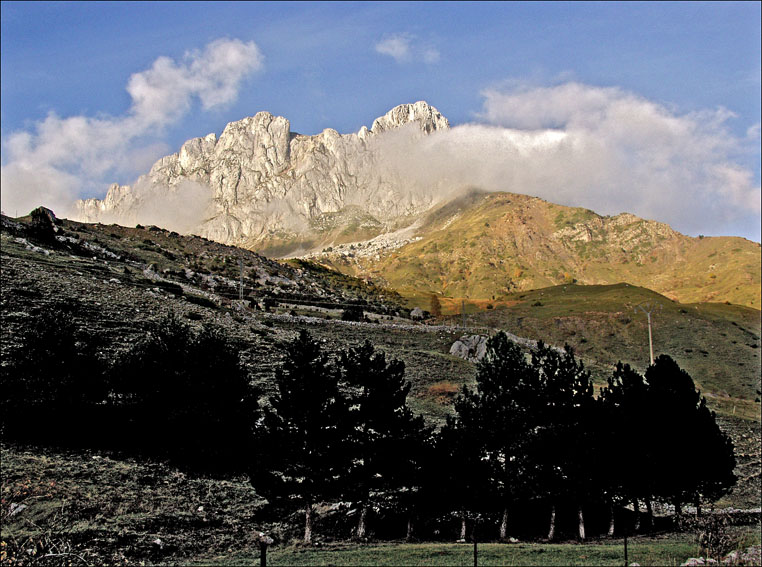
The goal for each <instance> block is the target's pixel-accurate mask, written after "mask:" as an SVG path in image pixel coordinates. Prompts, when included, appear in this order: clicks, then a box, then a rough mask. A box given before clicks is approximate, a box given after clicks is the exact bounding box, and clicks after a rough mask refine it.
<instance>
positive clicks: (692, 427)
mask: <svg viewBox="0 0 762 567" xmlns="http://www.w3.org/2000/svg"><path fill="white" fill-rule="evenodd" d="M645 378H646V381H647V382H648V398H647V399H648V407H649V410H650V412H651V416H652V417H651V420H650V422H649V438H650V439H652V440H653V442H654V444H653V454H654V457H653V460H654V464H655V466H657V467H658V468H659V471H660V472H659V474H658V476H656V477H655V479H654V487H653V488H654V492H655V495H656V496H657V497H659V498H660V499H661V500H663V501H666V502H671V503H672V504H674V506H675V511H676V513H677V514H678V515H679V514H680V511H681V510H682V505H683V504H684V503H686V502H695V503H696V504H697V506H699V505H700V503H701V500H702V499H704V500H709V501H713V500H716V499H717V498H719V497H720V496H721V495H722V494H725V493H726V492H727V491H728V490H729V489H730V488H731V487H732V486H733V485H734V484H735V481H736V477H735V475H734V474H733V468H734V467H735V456H734V453H733V444H732V442H731V441H730V438H729V437H728V436H727V435H726V434H725V433H723V432H722V431H721V430H720V429H719V427H718V426H717V423H716V420H715V415H714V413H712V412H710V411H709V409H708V408H707V407H706V400H705V399H704V398H703V397H701V393H700V392H699V391H697V390H696V387H695V385H694V383H693V379H692V378H691V377H690V375H689V374H688V373H687V372H685V371H684V370H682V369H681V368H680V367H679V366H678V364H677V363H676V362H675V361H674V360H673V359H672V358H670V357H669V356H667V355H660V356H659V357H658V358H657V359H656V360H655V361H654V364H653V365H652V366H650V367H649V368H648V370H646V375H645Z"/></svg>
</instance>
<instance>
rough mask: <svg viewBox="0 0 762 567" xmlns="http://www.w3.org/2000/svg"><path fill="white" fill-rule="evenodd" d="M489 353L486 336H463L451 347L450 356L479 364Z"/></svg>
mask: <svg viewBox="0 0 762 567" xmlns="http://www.w3.org/2000/svg"><path fill="white" fill-rule="evenodd" d="M486 353H487V337H485V336H484V335H463V336H462V337H460V339H458V340H457V341H455V342H454V343H453V344H452V346H451V347H450V354H451V355H453V356H457V357H459V358H463V359H465V360H470V361H471V362H478V361H480V360H481V359H482V358H484V355H485V354H486Z"/></svg>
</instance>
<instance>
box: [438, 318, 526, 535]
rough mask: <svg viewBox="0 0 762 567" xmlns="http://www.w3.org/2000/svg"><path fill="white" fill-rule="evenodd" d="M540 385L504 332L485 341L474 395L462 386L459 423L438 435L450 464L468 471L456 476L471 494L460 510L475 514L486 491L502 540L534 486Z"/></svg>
mask: <svg viewBox="0 0 762 567" xmlns="http://www.w3.org/2000/svg"><path fill="white" fill-rule="evenodd" d="M539 385H540V384H539V381H538V380H537V375H536V373H535V372H534V371H533V369H532V368H531V367H530V366H529V365H528V364H527V362H526V360H525V358H524V354H523V353H522V351H521V349H520V348H519V347H518V346H517V345H516V344H515V343H513V342H511V341H510V340H508V337H507V336H506V335H505V333H502V332H501V333H498V334H497V335H495V336H494V337H492V338H490V339H489V340H488V341H487V348H486V354H485V356H484V358H483V359H482V360H481V361H480V362H479V364H478V366H477V372H476V390H475V391H471V390H469V389H468V388H465V387H464V389H463V392H462V393H461V395H460V396H459V397H458V398H457V399H456V401H455V412H456V416H457V418H456V419H455V420H451V421H450V422H448V424H447V425H446V426H445V429H443V432H442V440H443V441H445V442H446V443H447V445H448V446H449V447H450V455H451V457H450V458H451V460H452V461H453V464H454V465H455V466H458V465H457V463H458V461H460V462H461V463H463V464H464V465H465V466H466V467H467V468H466V469H465V470H457V471H456V472H457V474H458V475H459V476H460V479H458V480H459V483H460V484H461V485H462V486H470V488H471V490H470V492H471V493H472V494H470V495H468V494H466V495H464V496H466V497H468V498H470V500H471V501H470V502H467V501H464V502H462V503H461V506H463V509H464V510H465V507H466V506H468V505H470V506H471V507H472V509H473V506H474V504H473V501H474V500H475V499H477V498H478V496H479V493H480V492H484V491H485V490H488V491H489V493H490V494H491V495H492V498H491V499H492V500H493V501H496V502H498V503H499V505H500V508H501V511H502V521H501V525H500V537H501V538H503V539H505V538H506V537H507V535H508V522H509V510H510V507H511V505H512V504H513V503H514V502H515V501H516V500H518V499H519V498H526V497H527V496H528V495H530V494H531V493H532V491H533V490H534V487H535V482H536V472H537V471H536V466H535V465H536V463H535V461H534V460H533V458H534V456H535V454H536V452H537V447H534V446H533V445H534V443H535V441H536V435H535V430H534V424H535V423H536V420H537V418H538V415H539V414H538V411H537V410H538V409H539V408H538V407H537V405H536V402H537V400H538V399H540V397H539V396H538V392H537V388H538V386H539ZM461 466H463V465H461ZM474 475H478V476H475V477H474ZM462 537H464V535H463V534H462Z"/></svg>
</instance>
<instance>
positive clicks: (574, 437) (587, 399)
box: [532, 341, 597, 540]
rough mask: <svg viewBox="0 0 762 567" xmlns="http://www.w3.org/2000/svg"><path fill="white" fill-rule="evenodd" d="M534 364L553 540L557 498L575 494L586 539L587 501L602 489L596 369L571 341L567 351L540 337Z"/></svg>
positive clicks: (581, 535) (582, 530)
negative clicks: (594, 381) (539, 386)
mask: <svg viewBox="0 0 762 567" xmlns="http://www.w3.org/2000/svg"><path fill="white" fill-rule="evenodd" d="M532 365H533V366H534V367H535V369H536V371H537V372H538V374H539V380H540V382H541V383H542V389H541V394H542V401H543V404H544V410H543V412H542V415H543V423H542V424H541V425H540V427H539V428H538V431H539V435H540V438H541V440H540V444H541V446H542V447H543V452H542V458H543V460H544V463H543V466H542V467H541V468H542V470H543V474H542V485H543V486H546V487H547V490H546V495H547V497H548V498H549V499H550V501H551V524H550V529H549V533H548V537H549V539H552V538H553V536H554V535H555V523H554V522H555V511H556V505H555V502H556V501H557V500H559V499H569V498H570V499H572V500H573V501H574V503H575V504H576V507H577V517H578V530H579V538H580V539H582V540H584V539H585V522H584V515H583V504H585V503H586V502H587V501H588V500H589V499H590V498H591V497H593V496H594V495H595V494H596V493H597V483H596V480H595V467H596V463H595V453H596V443H595V437H594V434H593V432H594V429H595V427H594V424H595V422H596V415H595V412H596V407H595V399H594V397H593V385H592V382H591V380H590V372H589V371H588V370H586V369H585V367H584V365H583V364H582V362H581V361H578V360H577V359H576V358H575V357H574V351H573V350H572V348H571V347H570V346H569V345H565V347H564V350H563V352H559V351H558V350H556V349H554V348H553V347H549V346H547V345H545V344H544V343H543V342H542V341H540V342H539V343H538V345H537V348H536V349H535V350H534V351H533V353H532Z"/></svg>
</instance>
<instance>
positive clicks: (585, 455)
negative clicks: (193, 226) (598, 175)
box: [2, 308, 735, 543]
mask: <svg viewBox="0 0 762 567" xmlns="http://www.w3.org/2000/svg"><path fill="white" fill-rule="evenodd" d="M147 331H148V332H147V333H146V334H145V336H144V337H143V338H142V339H140V340H138V341H137V342H136V343H135V344H134V345H133V346H131V348H129V349H128V350H127V351H126V352H125V353H124V354H123V355H121V356H119V357H117V358H116V360H115V362H114V363H113V365H111V366H110V367H108V368H106V369H102V367H99V366H98V365H97V364H96V363H97V362H98V360H99V358H98V355H97V353H95V352H94V351H92V350H91V348H90V347H85V346H84V343H82V342H81V341H80V342H78V337H79V334H78V331H77V329H76V328H74V327H73V326H72V325H71V324H70V318H67V316H66V311H65V310H62V308H53V309H52V310H49V311H44V310H43V311H41V312H40V313H39V317H38V324H37V325H33V326H32V327H30V330H29V331H28V333H27V334H26V335H25V336H24V337H23V338H22V344H21V345H20V346H19V348H18V349H17V350H16V351H14V352H15V353H16V354H15V355H14V357H13V358H12V363H11V364H10V365H9V367H8V369H9V372H8V373H6V374H7V378H4V385H5V384H8V385H10V386H12V387H10V388H7V389H6V388H3V392H4V397H3V399H2V406H3V407H2V409H3V410H6V409H7V410H8V411H7V412H6V411H4V412H3V418H2V419H3V427H4V435H5V436H6V438H8V439H17V440H21V441H27V442H34V443H41V444H69V443H72V444H75V445H77V446H79V447H99V448H105V449H115V450H123V451H128V452H130V453H131V454H135V455H141V456H152V457H158V458H163V459H170V460H171V461H173V462H176V463H177V464H180V465H182V466H184V467H189V468H190V469H193V470H196V471H210V472H215V473H216V474H222V475H226V474H227V475H229V474H233V473H237V472H240V471H242V470H246V471H247V472H248V473H249V475H250V478H251V479H252V482H253V484H254V487H255V489H256V490H257V492H260V491H261V493H262V494H263V495H265V496H267V498H268V500H269V501H270V506H268V507H267V508H266V509H265V511H264V512H263V513H262V516H261V518H262V519H263V520H264V521H273V520H277V519H279V518H281V519H282V518H283V517H288V516H289V515H291V514H293V513H294V512H295V511H294V508H293V505H294V504H297V505H298V506H299V507H301V508H302V510H303V513H304V526H305V530H304V537H303V539H304V541H305V543H311V542H312V541H313V525H315V522H316V521H317V520H318V519H317V518H315V517H313V514H317V513H318V511H321V512H322V513H323V514H326V513H329V514H328V515H332V517H333V519H332V520H330V522H329V523H331V522H333V526H334V527H333V528H331V530H330V531H331V532H332V535H331V537H335V536H339V535H341V534H345V535H346V534H347V533H352V531H353V529H354V534H355V535H356V536H357V537H360V538H363V537H369V535H370V534H374V533H375V534H392V533H399V532H397V531H396V529H397V528H393V529H392V528H391V527H390V526H391V523H394V524H395V525H400V527H401V525H402V522H400V521H399V520H400V518H405V519H406V520H407V524H408V528H407V535H408V537H409V536H410V535H411V532H412V527H411V526H412V519H413V516H414V515H415V516H416V517H417V518H418V519H419V522H418V523H419V524H420V528H419V531H420V533H427V532H428V533H433V532H434V531H439V532H440V533H441V532H442V531H444V532H448V531H449V530H450V529H452V527H454V526H453V524H455V523H457V524H459V525H460V539H465V538H466V537H467V533H468V526H467V524H468V522H469V521H472V520H473V519H474V518H478V517H481V518H482V519H483V520H482V523H483V526H482V528H481V530H482V531H483V533H484V534H485V536H486V537H493V536H494V537H498V538H500V539H505V538H507V537H508V536H510V535H517V536H520V537H531V538H537V537H544V536H546V535H547V536H548V537H549V538H550V539H553V538H554V537H557V536H558V535H559V534H560V533H567V534H568V533H569V531H570V530H572V529H573V531H574V533H576V536H577V537H578V538H579V539H580V540H583V539H585V538H586V537H589V535H590V534H592V533H600V532H601V531H603V530H604V529H605V527H603V526H606V525H609V520H610V521H611V522H613V519H612V518H613V517H614V516H613V514H614V512H616V511H617V510H616V509H618V515H619V517H620V520H622V519H623V520H624V521H625V522H627V523H632V522H633V521H634V520H636V519H637V518H633V517H628V516H626V515H625V516H623V515H622V511H621V509H622V506H623V505H624V504H626V503H629V502H632V501H638V500H640V501H645V502H646V503H649V505H650V502H651V501H659V502H662V503H669V504H671V505H673V506H674V507H675V510H676V512H677V514H678V515H679V514H680V510H681V507H682V506H683V505H685V504H695V505H697V506H700V505H702V504H706V503H709V502H713V501H715V500H716V499H717V498H719V497H721V496H722V495H724V494H725V493H727V491H728V490H729V489H730V488H731V487H732V485H733V484H734V482H735V477H734V475H733V473H732V471H733V467H734V465H735V458H734V454H733V445H732V443H731V442H730V440H729V439H728V437H727V436H726V435H725V434H724V433H722V432H721V431H720V430H719V428H718V427H717V424H716V421H715V416H714V414H713V413H712V412H710V411H709V410H708V409H707V407H706V402H705V400H704V399H703V398H702V397H701V396H700V394H699V393H698V392H697V391H696V390H695V386H694V384H693V381H692V379H691V378H690V376H688V374H687V373H685V372H684V371H683V370H681V369H680V368H679V366H678V365H677V364H676V363H675V362H674V361H673V360H672V359H670V358H669V357H666V356H663V355H662V356H660V357H659V358H657V360H656V362H655V364H654V365H653V366H652V367H650V368H649V369H648V371H647V372H646V374H645V376H644V377H642V376H640V375H638V374H637V373H635V372H634V371H632V370H628V369H627V368H626V367H623V366H619V367H618V368H617V370H616V371H615V374H614V375H613V376H612V378H611V380H610V382H609V384H608V387H607V388H606V389H604V391H603V392H602V393H601V396H599V397H598V398H597V399H596V398H595V397H594V396H593V389H592V384H591V381H590V374H589V372H588V371H587V370H586V369H585V367H584V366H583V365H582V363H581V362H580V361H579V360H577V359H576V358H575V356H574V353H573V351H572V349H571V348H569V347H568V346H567V347H566V349H565V350H563V351H559V350H558V349H554V348H551V347H548V346H546V345H544V344H543V343H539V344H538V345H537V347H536V348H535V349H533V351H532V353H531V359H530V360H527V359H526V357H525V356H524V354H523V352H522V351H521V350H520V349H519V348H518V346H517V345H516V344H514V343H512V342H511V341H509V340H508V339H507V336H506V335H505V334H504V333H498V334H497V335H495V336H493V337H492V338H491V339H490V340H489V341H488V343H487V355H486V356H485V358H484V359H483V360H482V361H481V362H480V363H479V365H478V366H477V374H476V388H475V389H473V390H472V389H470V388H468V387H464V388H463V390H462V391H461V393H460V394H459V395H458V397H457V398H456V399H455V402H454V409H455V414H454V415H452V416H451V417H450V418H448V420H447V423H446V424H445V426H444V427H443V429H442V430H441V431H440V432H439V433H438V434H435V435H431V434H430V432H428V430H427V429H426V428H425V427H424V426H423V420H422V419H421V418H420V417H413V414H412V412H411V411H410V410H409V409H408V407H407V401H406V398H407V394H408V392H409V389H410V385H409V384H408V383H407V382H406V381H405V379H404V366H403V365H402V364H401V363H400V362H398V361H395V360H391V361H388V362H387V360H386V358H385V355H384V354H383V353H380V352H378V353H377V352H375V349H374V348H373V346H372V345H371V344H370V343H365V344H363V345H361V346H360V347H357V348H350V349H348V350H342V351H339V352H338V353H335V354H333V353H330V352H327V351H325V350H323V347H322V346H321V343H320V342H318V341H316V340H315V339H313V338H312V337H311V336H310V335H309V334H308V333H306V332H305V331H302V332H301V333H300V334H299V335H298V336H297V337H296V338H294V339H293V340H292V341H290V342H289V343H287V344H286V345H285V348H284V354H285V358H284V361H283V363H282V364H281V365H280V366H279V369H278V370H277V372H276V378H275V385H276V391H275V392H274V395H273V396H271V397H270V399H269V403H268V404H267V406H266V408H265V409H264V418H263V419H262V420H261V421H260V420H259V415H260V412H259V409H258V407H259V405H258V401H257V398H258V396H259V393H258V392H257V391H256V390H254V389H253V388H252V387H251V386H250V384H249V379H248V376H247V373H246V372H245V371H244V370H243V368H242V366H241V365H240V361H239V359H238V355H237V350H236V348H235V345H233V344H232V343H231V342H229V341H228V340H227V339H226V338H225V337H224V336H223V335H222V334H221V333H220V332H218V331H217V330H215V329H214V328H212V327H204V328H202V329H200V330H198V331H193V330H191V329H190V327H189V326H187V325H186V324H185V323H182V322H181V321H180V320H179V319H178V318H176V317H174V316H170V317H168V318H165V319H163V320H161V321H159V322H158V323H157V324H155V325H154V326H152V327H150V328H149V329H148V330H147ZM93 344H94V343H93ZM29 353H37V355H36V356H35V357H34V358H30V356H31V355H30V354H29ZM45 356H47V357H48V358H47V359H46V358H45ZM38 360H39V361H42V362H40V365H39V368H38V366H37V364H38V362H37V361H38ZM45 360H49V361H50V363H49V364H48V363H45V362H44V361H45ZM57 361H60V362H63V363H57ZM93 369H94V370H93ZM53 386H55V387H53ZM6 392H7V393H8V394H6ZM644 400H645V406H646V407H650V408H657V409H658V411H657V412H656V413H655V414H654V415H655V418H654V419H651V420H650V421H651V425H649V426H648V427H645V428H642V430H641V435H642V437H643V442H642V444H641V445H639V446H638V448H639V451H640V452H641V453H640V454H639V455H638V459H642V460H643V462H644V463H646V468H644V469H643V470H642V476H641V478H640V479H639V481H638V482H635V483H634V482H633V481H632V479H631V476H628V474H629V473H628V472H627V471H628V468H629V456H628V455H627V454H625V453H618V452H617V451H612V450H611V449H612V447H616V446H617V445H621V444H622V443H626V442H627V434H628V433H627V427H628V426H629V425H630V424H628V422H627V420H629V419H632V417H633V415H635V414H638V413H639V408H641V407H643V403H644ZM72 408H75V409H77V410H78V413H77V419H76V420H71V422H69V421H67V420H66V412H67V411H71V410H72ZM27 410H28V411H30V412H39V413H37V414H35V415H37V416H38V417H40V419H41V421H40V423H39V424H37V425H36V426H35V427H33V428H27V427H25V423H26V422H25V420H24V415H25V413H24V412H25V411H27ZM44 411H49V414H48V415H50V416H54V417H58V418H60V420H61V423H60V424H59V423H57V422H52V421H50V419H47V420H45V419H42V417H41V416H43V415H44V413H42V412H44ZM640 413H642V412H640ZM59 425H60V427H59ZM73 427H76V429H72V428H73ZM74 432H76V433H78V436H76V437H73V436H72V433H74ZM255 440H259V441H258V442H256V443H255ZM263 440H264V441H263ZM698 458H700V459H701V462H712V466H711V467H704V466H702V467H688V468H689V470H688V471H686V468H685V467H683V466H682V465H683V464H684V463H686V462H690V461H691V459H698ZM664 469H667V470H670V471H674V472H675V473H677V474H672V473H670V474H664V473H663V470H664ZM641 481H643V482H641ZM340 502H345V503H348V504H349V508H345V507H343V506H344V505H341V504H339V503H340ZM326 507H327V508H326ZM341 510H344V511H345V512H346V511H347V510H348V512H349V514H344V513H343V512H341ZM371 511H373V513H374V526H376V527H375V529H373V530H370V529H369V528H368V525H369V520H370V516H369V514H370V512H371ZM351 513H354V514H357V516H356V518H357V519H355V520H351V519H350V517H351ZM326 521H328V520H327V518H326ZM347 522H351V523H355V522H356V523H355V526H354V528H349V529H347V526H346V523H347ZM572 524H574V528H572V527H571V526H572ZM633 525H634V524H633ZM650 526H651V522H649V527H650ZM626 529H627V530H628V531H631V530H632V527H628V528H626ZM618 531H619V529H618V528H617V530H614V529H613V528H611V527H610V528H609V533H616V532H618ZM490 534H492V535H490ZM370 537H372V536H370Z"/></svg>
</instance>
